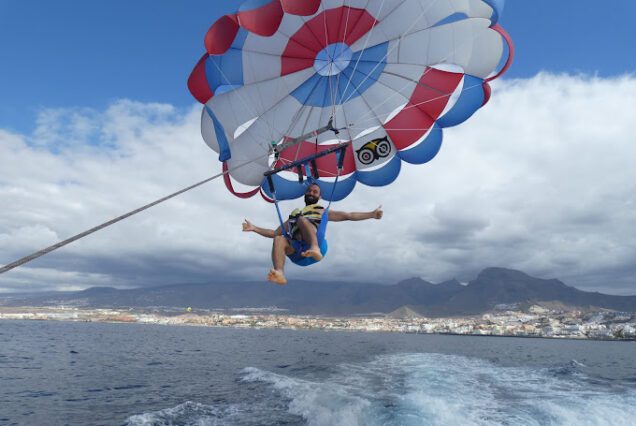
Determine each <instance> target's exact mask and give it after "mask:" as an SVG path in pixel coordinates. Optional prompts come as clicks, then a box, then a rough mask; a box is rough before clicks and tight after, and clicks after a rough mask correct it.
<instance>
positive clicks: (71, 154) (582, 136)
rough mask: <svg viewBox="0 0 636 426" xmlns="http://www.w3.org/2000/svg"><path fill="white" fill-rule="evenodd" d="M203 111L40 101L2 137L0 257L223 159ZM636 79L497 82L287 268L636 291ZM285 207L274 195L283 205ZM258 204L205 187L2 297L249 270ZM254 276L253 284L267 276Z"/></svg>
mask: <svg viewBox="0 0 636 426" xmlns="http://www.w3.org/2000/svg"><path fill="white" fill-rule="evenodd" d="M199 110H200V109H199V107H196V108H193V109H192V110H190V111H178V110H176V109H174V108H173V107H171V106H169V105H158V104H140V103H136V102H131V101H120V102H117V103H114V104H113V105H111V106H110V107H109V108H108V109H107V110H106V111H93V110H89V109H68V110H64V109H56V110H48V111H43V112H42V114H41V116H40V119H39V120H38V122H37V128H36V130H35V131H34V132H33V134H32V135H18V134H12V133H9V132H6V131H1V130H0V170H1V173H0V205H1V206H2V214H1V215H0V260H1V261H4V262H6V263H8V262H10V261H13V260H15V259H17V258H19V257H21V256H24V255H26V254H29V253H31V252H33V251H36V250H38V249H40V248H43V247H45V246H47V245H49V244H52V243H54V242H57V241H58V240H60V239H64V238H67V237H69V236H71V235H74V234H76V233H78V232H80V231H83V230H85V229H88V228H91V227H92V226H95V225H97V224H99V223H102V222H104V221H106V220H108V219H111V218H113V217H115V216H118V215H120V214H122V213H125V212H127V211H129V210H132V209H134V208H137V207H139V206H141V205H143V204H146V203H148V202H150V201H153V200H155V199H157V198H160V197H162V196H163V195H166V194H168V193H171V192H173V191H175V190H178V189H180V188H182V187H185V186H188V185H190V184H192V183H194V182H196V181H198V180H201V179H203V178H205V177H207V176H210V175H213V174H216V173H218V172H219V170H220V168H219V165H218V162H217V160H216V154H214V153H213V152H212V151H210V150H209V149H208V148H207V147H206V145H205V144H204V143H203V141H202V140H201V137H200V134H199V114H200V112H199ZM635 110H636V78H634V77H631V76H625V77H621V78H612V79H599V78H591V77H584V76H567V75H549V74H540V75H538V76H536V77H534V78H532V79H528V80H513V81H503V82H500V83H499V84H498V85H497V86H496V87H495V93H494V95H493V98H492V100H491V102H490V104H489V105H487V107H485V108H483V109H482V110H481V111H480V112H478V113H477V114H476V116H475V117H473V118H472V119H471V120H469V121H468V122H467V123H464V124H462V125H460V126H458V127H457V128H452V129H447V130H445V135H444V139H445V140H444V144H443V146H442V150H441V152H440V154H439V155H438V157H437V158H436V159H435V160H433V161H432V162H431V163H429V164H427V165H424V166H405V167H403V171H402V174H401V176H400V177H399V178H398V180H397V182H396V183H394V184H393V185H391V186H388V187H384V188H368V187H363V186H362V185H360V186H359V187H358V188H356V191H355V192H354V194H353V195H351V196H350V197H348V198H347V199H346V200H345V201H342V202H340V203H337V204H336V205H334V208H335V209H339V210H356V211H364V210H371V209H373V208H375V207H376V206H377V205H378V204H380V203H381V204H383V206H384V209H385V219H383V220H382V221H379V222H378V221H365V222H352V223H333V224H330V229H329V242H330V253H329V255H328V257H327V258H326V260H325V261H324V262H322V263H321V264H319V265H316V266H314V267H311V268H304V269H301V268H298V267H295V266H292V265H290V266H288V275H289V277H290V278H292V279H294V278H301V279H334V278H342V279H345V280H350V279H355V280H369V281H374V282H395V281H397V280H399V279H402V278H406V277H410V276H416V275H417V276H422V277H423V278H425V279H428V280H431V281H441V280H444V279H447V278H451V277H453V276H456V277H457V278H459V279H460V280H469V279H472V278H473V277H474V276H475V275H476V273H477V272H478V271H479V270H480V269H482V268H484V267H487V266H504V267H510V268H516V269H521V270H524V271H526V272H528V273H530V274H533V275H536V276H541V277H558V278H561V279H564V281H565V282H566V283H568V284H571V285H576V286H579V287H581V288H585V289H596V290H601V291H606V292H609V293H622V294H635V293H636V279H635V278H634V276H635V275H634V272H635V270H636V267H635V266H636V262H635V260H636V238H635V237H634V232H633V230H634V229H635V228H636V213H635V212H636V209H635V208H634V207H635V206H634V204H635V200H634V198H635V196H634V194H635V189H636V172H635V171H634V167H633V162H634V159H635V158H636V146H635V144H634V143H633V141H634V138H633V136H632V134H633V132H632V129H631V122H632V115H633V111H635ZM293 207H295V204H294V203H283V209H284V210H291V209H292V208H293ZM244 217H247V218H249V219H251V220H252V221H254V222H255V223H257V224H259V225H261V226H271V227H275V226H276V222H277V219H276V214H275V211H274V209H273V207H272V206H270V205H269V204H267V203H265V202H263V201H262V200H260V198H256V197H255V198H253V199H250V200H247V201H246V200H239V199H236V198H234V197H233V196H231V195H230V194H229V193H228V192H227V191H226V189H225V187H224V185H223V183H222V181H221V180H220V179H219V180H217V181H214V182H212V183H209V184H207V185H205V186H203V187H201V188H198V189H195V190H193V191H191V192H189V193H187V194H184V195H182V196H180V197H178V198H176V199H173V200H170V201H168V202H166V203H164V204H162V205H159V206H157V207H154V208H152V209H150V210H148V211H146V212H143V213H141V214H139V215H137V216H134V217H132V218H129V219H127V220H125V221H123V222H121V223H118V224H116V225H114V226H112V227H110V228H108V229H106V230H103V231H100V232H98V233H96V234H93V235H92V236H90V237H87V238H85V239H83V240H81V241H78V242H76V243H73V244H71V245H69V246H66V247H64V248H62V249H60V250H58V251H57V252H54V253H51V254H49V255H47V256H45V257H43V258H41V259H38V260H36V261H34V262H32V263H31V264H28V265H25V266H22V267H21V268H18V269H16V270H13V271H11V272H8V273H6V274H3V275H2V276H0V290H3V291H15V290H33V289H38V290H39V289H54V288H58V289H62V288H69V289H70V288H84V287H88V286H93V285H114V286H119V287H127V286H136V285H152V284H161V283H172V282H186V281H188V282H194V281H197V282H200V281H206V280H214V279H217V278H219V277H225V278H236V279H255V280H262V279H263V278H264V275H265V274H266V272H267V269H268V268H269V252H270V244H271V240H267V239H264V238H259V237H258V236H256V235H255V234H244V233H242V232H241V231H240V228H241V225H240V224H241V221H242V219H243V218H244ZM264 285H266V284H264Z"/></svg>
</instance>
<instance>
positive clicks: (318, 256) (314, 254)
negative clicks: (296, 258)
mask: <svg viewBox="0 0 636 426" xmlns="http://www.w3.org/2000/svg"><path fill="white" fill-rule="evenodd" d="M300 255H301V256H302V257H311V258H312V259H314V260H315V261H316V262H317V261H319V260H322V253H320V247H318V246H316V247H309V250H307V251H304V252H302V253H300Z"/></svg>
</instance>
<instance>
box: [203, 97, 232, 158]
mask: <svg viewBox="0 0 636 426" xmlns="http://www.w3.org/2000/svg"><path fill="white" fill-rule="evenodd" d="M204 109H205V112H206V114H208V116H210V118H211V119H212V123H213V124H214V134H215V135H216V141H217V143H218V144H219V161H221V162H223V161H227V160H229V159H230V158H232V153H231V151H230V144H229V143H228V140H227V136H226V134H225V129H224V128H223V125H222V124H221V122H220V121H219V119H218V118H216V114H214V111H212V109H210V108H209V107H208V106H207V105H205V106H204Z"/></svg>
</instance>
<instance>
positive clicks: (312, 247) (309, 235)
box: [296, 217, 322, 261]
mask: <svg viewBox="0 0 636 426" xmlns="http://www.w3.org/2000/svg"><path fill="white" fill-rule="evenodd" d="M296 223H297V224H298V229H300V234H301V235H302V237H303V241H304V242H306V243H307V244H308V245H309V249H307V251H304V252H302V253H300V255H301V256H303V257H311V258H312V259H314V260H316V261H318V260H322V253H321V252H320V247H319V246H318V237H317V235H316V233H317V229H316V227H315V226H314V225H313V223H311V222H310V221H309V220H308V219H306V218H304V217H299V218H298V221H297V222H296Z"/></svg>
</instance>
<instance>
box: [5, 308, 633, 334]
mask: <svg viewBox="0 0 636 426" xmlns="http://www.w3.org/2000/svg"><path fill="white" fill-rule="evenodd" d="M0 320H49V321H76V322H115V323H138V324H160V325H183V326H208V327H236V328H279V329H305V330H342V331H367V332H398V333H422V334H458V335H480V336H518V337H543V338H569V339H597V340H636V314H634V313H625V312H616V311H602V312H583V311H575V310H574V311H572V310H570V311H557V310H549V309H546V308H544V307H541V306H537V305H535V306H530V307H529V308H528V309H526V310H524V311H517V310H509V309H508V310H507V309H505V307H504V309H500V310H497V311H493V312H491V313H487V314H483V315H479V316H470V317H463V318H460V317H456V318H425V317H421V316H417V315H415V314H414V313H413V312H412V311H411V312H407V315H403V317H391V316H387V315H372V316H364V317H362V316H361V317H350V318H334V317H323V316H307V315H289V314H286V313H284V311H282V312H281V310H277V309H275V308H270V309H255V310H249V309H245V310H240V311H239V312H236V311H234V312H233V311H209V310H200V311H198V310H192V309H191V308H155V309H95V308H93V309H86V308H77V307H1V306H0Z"/></svg>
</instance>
